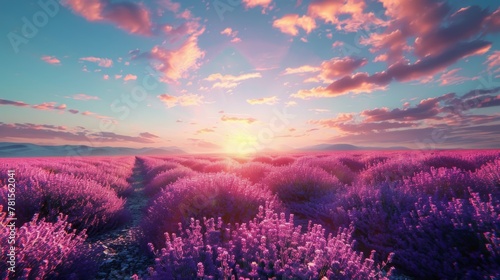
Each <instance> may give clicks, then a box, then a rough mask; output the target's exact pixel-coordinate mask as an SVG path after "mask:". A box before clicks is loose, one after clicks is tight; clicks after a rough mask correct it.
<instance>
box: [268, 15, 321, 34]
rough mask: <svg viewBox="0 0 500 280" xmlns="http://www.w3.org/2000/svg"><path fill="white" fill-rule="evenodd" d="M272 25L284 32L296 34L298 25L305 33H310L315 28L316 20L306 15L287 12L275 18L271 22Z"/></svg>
mask: <svg viewBox="0 0 500 280" xmlns="http://www.w3.org/2000/svg"><path fill="white" fill-rule="evenodd" d="M273 27H274V28H277V29H279V30H280V31H281V32H283V33H285V34H289V35H292V36H297V35H298V34H299V30H298V28H299V27H300V28H302V29H303V30H304V31H305V32H306V33H307V34H309V33H311V31H312V30H314V29H315V28H316V21H315V20H314V18H311V17H308V16H301V17H299V15H297V14H289V15H285V16H284V17H282V18H280V19H276V20H275V21H274V22H273Z"/></svg>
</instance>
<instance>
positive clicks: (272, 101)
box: [247, 96, 279, 105]
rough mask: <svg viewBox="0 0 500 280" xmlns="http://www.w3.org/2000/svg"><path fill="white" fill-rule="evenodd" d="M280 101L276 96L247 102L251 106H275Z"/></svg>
mask: <svg viewBox="0 0 500 280" xmlns="http://www.w3.org/2000/svg"><path fill="white" fill-rule="evenodd" d="M278 101H279V99H278V97H276V96H271V97H262V98H254V99H247V102H248V103H249V104H251V105H256V104H266V105H274V104H276V103H278Z"/></svg>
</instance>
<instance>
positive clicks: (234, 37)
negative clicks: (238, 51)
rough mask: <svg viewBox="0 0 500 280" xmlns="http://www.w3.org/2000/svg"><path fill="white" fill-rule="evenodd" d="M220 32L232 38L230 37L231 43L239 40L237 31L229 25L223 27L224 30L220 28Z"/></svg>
mask: <svg viewBox="0 0 500 280" xmlns="http://www.w3.org/2000/svg"><path fill="white" fill-rule="evenodd" d="M220 34H222V35H226V36H228V37H230V38H232V39H231V42H232V43H239V42H241V38H238V31H236V30H233V29H232V28H231V27H227V28H225V29H224V30H222V31H221V32H220Z"/></svg>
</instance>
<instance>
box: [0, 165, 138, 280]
mask: <svg viewBox="0 0 500 280" xmlns="http://www.w3.org/2000/svg"><path fill="white" fill-rule="evenodd" d="M133 164H134V158H133V157H128V158H80V159H62V158H39V159H8V160H7V161H4V162H2V163H0V171H1V173H0V183H1V184H0V186H1V187H2V188H1V189H0V205H1V206H0V209H1V208H2V206H3V211H0V212H1V213H0V231H1V232H2V236H0V245H1V247H2V248H9V247H10V246H12V245H15V253H16V255H15V258H14V259H15V269H13V270H14V271H9V270H7V267H6V266H7V264H8V262H7V261H8V260H9V259H10V257H9V256H6V254H2V256H1V257H0V260H1V263H0V269H1V272H0V275H1V276H2V277H1V278H2V279H85V278H87V279H92V278H93V276H92V274H94V273H95V271H96V269H97V261H98V256H99V252H96V251H94V250H92V249H90V248H89V246H88V245H86V244H85V243H84V242H85V240H86V238H87V236H92V235H97V234H99V233H102V232H104V231H107V230H110V229H112V228H114V227H116V226H119V225H120V224H123V223H125V222H126V221H127V220H128V219H129V213H128V212H127V211H126V210H125V208H124V205H125V197H126V196H127V195H128V194H130V193H131V190H132V189H131V187H130V184H129V182H127V178H130V177H131V175H132V166H133ZM7 170H15V174H16V176H15V207H14V209H15V211H14V212H15V218H16V219H17V220H16V223H15V224H16V227H17V235H16V238H15V244H8V242H9V241H8V239H7V236H8V232H9V231H10V230H11V229H10V228H9V227H8V224H7V221H8V220H9V219H7V218H6V214H7V213H6V210H7V200H8V193H9V192H8V184H7V182H8V173H7Z"/></svg>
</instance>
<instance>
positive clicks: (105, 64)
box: [80, 56, 113, 68]
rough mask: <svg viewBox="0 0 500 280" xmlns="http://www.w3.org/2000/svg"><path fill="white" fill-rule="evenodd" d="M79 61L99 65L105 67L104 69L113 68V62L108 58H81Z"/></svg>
mask: <svg viewBox="0 0 500 280" xmlns="http://www.w3.org/2000/svg"><path fill="white" fill-rule="evenodd" d="M80 60H82V61H88V62H93V63H97V65H99V66H101V67H106V68H109V67H111V66H113V60H111V59H109V58H100V57H94V56H88V57H82V58H80Z"/></svg>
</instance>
